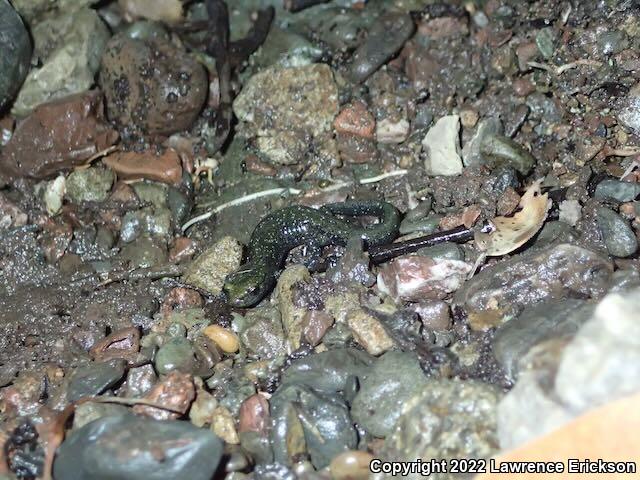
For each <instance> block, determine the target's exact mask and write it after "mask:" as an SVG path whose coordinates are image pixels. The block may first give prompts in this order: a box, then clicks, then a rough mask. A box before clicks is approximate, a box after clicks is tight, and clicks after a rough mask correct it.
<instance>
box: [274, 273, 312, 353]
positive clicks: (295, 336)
mask: <svg viewBox="0 0 640 480" xmlns="http://www.w3.org/2000/svg"><path fill="white" fill-rule="evenodd" d="M310 278H311V276H310V274H309V270H307V268H306V267H305V266H304V265H291V266H290V267H287V268H285V270H284V271H283V272H282V273H281V274H280V277H279V278H278V283H277V285H276V288H275V293H274V296H275V299H276V301H277V302H278V307H279V308H280V313H281V315H282V327H283V328H284V332H285V335H286V336H287V343H288V344H289V345H290V346H291V349H292V350H296V349H298V348H299V347H300V340H301V339H302V328H303V320H304V317H305V314H306V313H307V309H306V308H302V307H298V306H296V305H295V304H294V302H293V295H294V292H293V290H294V288H295V285H296V284H298V283H301V282H306V281H308V280H309V279H310Z"/></svg>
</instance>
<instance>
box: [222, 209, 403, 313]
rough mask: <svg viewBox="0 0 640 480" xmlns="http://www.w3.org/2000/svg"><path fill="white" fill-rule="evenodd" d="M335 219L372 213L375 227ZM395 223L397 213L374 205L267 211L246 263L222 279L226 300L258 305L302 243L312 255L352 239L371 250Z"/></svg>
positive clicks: (390, 234) (394, 231) (391, 234)
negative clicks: (288, 257) (356, 238)
mask: <svg viewBox="0 0 640 480" xmlns="http://www.w3.org/2000/svg"><path fill="white" fill-rule="evenodd" d="M336 215H344V216H349V217H359V216H363V215H372V216H376V217H378V219H379V223H377V224H374V225H371V226H368V227H361V226H358V225H356V224H355V223H352V222H350V221H348V220H345V219H341V218H340V217H337V216H336ZM399 224H400V214H399V213H398V210H396V208H395V207H394V206H393V205H391V204H390V203H387V202H378V201H349V202H343V203H332V204H328V205H325V206H323V207H321V208H320V209H314V208H310V207H304V206H302V205H293V206H290V207H285V208H282V209H280V210H277V211H275V212H273V213H270V214H269V215H267V216H266V217H265V218H263V219H262V220H261V221H260V223H258V225H257V226H256V228H255V230H254V231H253V233H252V235H251V240H250V243H249V251H248V256H247V262H246V263H245V264H244V265H242V266H241V267H240V270H238V271H237V272H235V273H232V274H230V275H229V276H228V277H227V279H226V282H225V286H224V291H225V293H226V295H227V299H228V300H229V302H230V303H231V304H233V305H235V306H238V307H251V306H253V305H255V304H257V303H258V302H259V301H260V300H262V299H263V298H264V297H265V296H266V295H267V294H268V293H269V292H270V291H271V290H272V289H273V287H274V286H275V283H276V279H277V277H278V273H279V272H280V270H281V269H282V267H283V265H284V262H285V260H286V258H287V254H288V253H289V252H290V251H291V249H293V248H295V247H297V246H300V245H306V246H307V247H308V248H309V249H310V250H311V251H312V252H314V253H316V254H317V253H319V250H320V249H321V248H322V247H324V246H327V245H342V246H344V245H346V244H347V241H348V240H349V238H350V237H353V236H356V235H357V236H360V237H361V238H362V239H363V241H364V243H365V246H366V247H372V246H376V245H381V244H384V243H388V242H391V241H392V240H394V239H395V238H396V236H397V235H398V226H399Z"/></svg>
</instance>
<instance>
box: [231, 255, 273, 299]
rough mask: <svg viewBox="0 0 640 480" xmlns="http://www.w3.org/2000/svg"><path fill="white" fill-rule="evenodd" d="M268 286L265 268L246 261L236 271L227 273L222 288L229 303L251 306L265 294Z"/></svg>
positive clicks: (268, 288)
mask: <svg viewBox="0 0 640 480" xmlns="http://www.w3.org/2000/svg"><path fill="white" fill-rule="evenodd" d="M270 287H271V285H270V282H269V279H268V278H267V274H266V270H265V269H264V268H260V267H259V266H258V265H253V264H251V263H247V264H245V265H242V267H240V270H238V271H237V272H234V273H231V274H229V275H227V278H226V279H225V282H224V287H223V288H222V290H223V291H224V293H225V294H226V296H227V301H228V302H229V303H230V304H231V305H234V306H236V307H252V306H254V305H255V304H257V303H258V302H260V300H262V299H263V298H264V297H265V296H266V295H267V293H268V292H269V290H270Z"/></svg>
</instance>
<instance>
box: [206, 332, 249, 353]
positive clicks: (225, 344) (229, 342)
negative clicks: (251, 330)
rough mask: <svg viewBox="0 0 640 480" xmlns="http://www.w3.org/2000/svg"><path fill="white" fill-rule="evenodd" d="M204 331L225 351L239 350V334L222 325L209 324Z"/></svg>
mask: <svg viewBox="0 0 640 480" xmlns="http://www.w3.org/2000/svg"><path fill="white" fill-rule="evenodd" d="M203 333H204V334H205V335H206V336H207V337H209V338H210V339H211V340H212V341H214V342H215V343H216V345H218V346H219V347H220V349H221V350H222V351H223V352H225V353H234V352H237V351H238V348H239V347H240V342H239V341H238V336H237V335H236V334H235V333H233V332H232V331H230V330H227V329H226V328H224V327H221V326H220V325H209V326H208V327H206V328H205V329H204V330H203Z"/></svg>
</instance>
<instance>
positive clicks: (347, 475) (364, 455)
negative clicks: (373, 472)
mask: <svg viewBox="0 0 640 480" xmlns="http://www.w3.org/2000/svg"><path fill="white" fill-rule="evenodd" d="M371 460H373V455H371V454H370V453H368V452H363V451H360V450H348V451H346V452H344V453H341V454H340V455H338V456H337V457H335V458H334V459H333V460H331V463H330V464H329V470H330V471H331V478H333V480H366V479H367V478H369V464H370V463H371Z"/></svg>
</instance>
